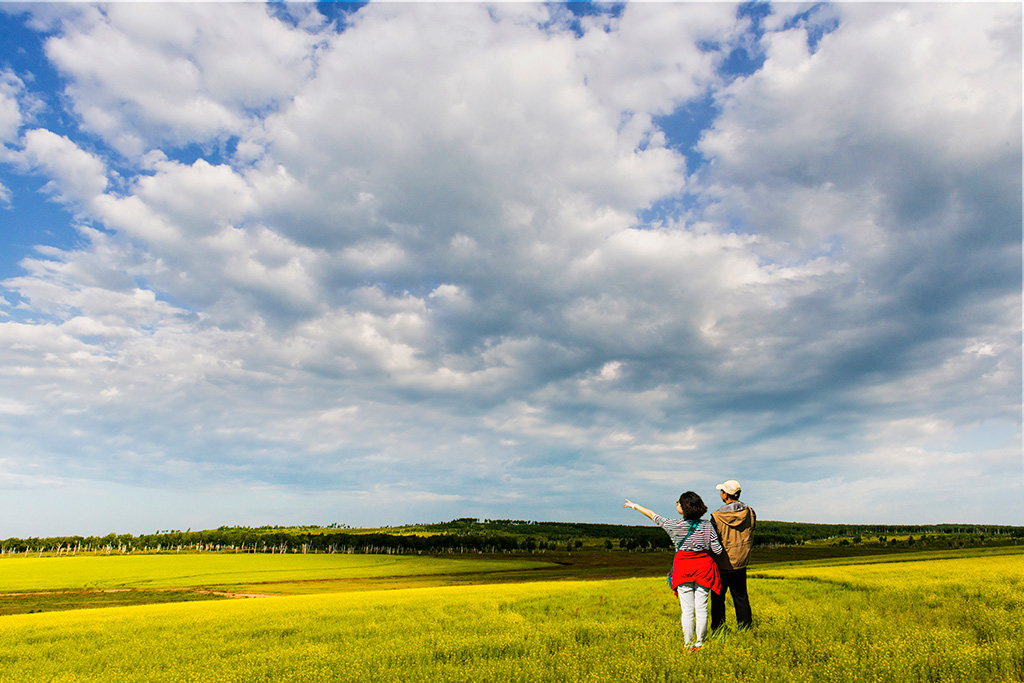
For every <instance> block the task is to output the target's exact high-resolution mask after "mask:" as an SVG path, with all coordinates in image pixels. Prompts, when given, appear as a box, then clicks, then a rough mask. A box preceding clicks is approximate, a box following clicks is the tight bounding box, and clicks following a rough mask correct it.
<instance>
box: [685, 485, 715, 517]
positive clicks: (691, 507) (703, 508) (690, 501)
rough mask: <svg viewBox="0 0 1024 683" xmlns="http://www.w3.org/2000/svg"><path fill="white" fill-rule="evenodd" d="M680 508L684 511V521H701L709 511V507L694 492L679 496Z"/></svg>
mask: <svg viewBox="0 0 1024 683" xmlns="http://www.w3.org/2000/svg"><path fill="white" fill-rule="evenodd" d="M679 508H680V509H681V510H682V511H683V519H700V518H701V517H703V516H704V513H705V512H707V511H708V506H707V505H705V504H704V501H703V500H701V499H700V496H698V495H697V494H696V493H694V492H693V491H687V492H686V493H684V494H683V495H681V496H679Z"/></svg>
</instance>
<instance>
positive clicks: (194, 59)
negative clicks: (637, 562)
mask: <svg viewBox="0 0 1024 683" xmlns="http://www.w3.org/2000/svg"><path fill="white" fill-rule="evenodd" d="M1020 27H1021V16H1020V6H1019V5H1016V4H1012V3H1008V4H995V3H993V4H971V3H965V4H956V3H950V4H946V3H941V4H910V5H906V6H900V5H890V4H884V3H882V4H875V3H870V4H868V3H864V4H861V3H853V4H838V5H826V4H818V3H787V4H783V5H767V4H758V5H731V4H726V3H709V4H689V3H679V4H662V3H632V4H625V5H614V6H611V5H609V6H595V5H586V6H582V5H581V6H576V5H561V4H548V5H526V4H519V3H515V4H506V3H498V4H494V5H490V6H486V5H481V4H473V3H454V4H449V3H412V4H393V3H381V4H369V5H361V4H360V5H357V4H353V5H313V4H309V5H306V4H287V5H263V4H257V3H208V4H205V3H204V4H189V3H183V4H177V3H166V4H165V3H123V4H122V3H114V4H110V5H102V6H100V5H90V4H83V3H76V4H60V3H43V4H29V5H14V4H8V5H0V41H2V43H0V45H2V49H0V226H2V229H0V239H2V240H3V242H4V246H3V249H2V250H0V373H2V376H3V381H2V382H0V513H2V516H0V519H3V523H2V528H0V537H9V536H28V535H37V536H38V535H48V534H58V533H61V534H63V533H81V534H86V533H107V532H109V531H117V532H131V533H141V532H150V531H152V530H154V529H160V528H186V527H191V528H209V527H216V526H220V525H222V524H242V525H258V524H290V523H318V524H329V523H331V522H341V523H347V524H353V525H371V526H377V525H386V524H400V523H406V522H427V521H441V520H447V519H451V518H455V517H462V516H477V517H489V518H517V519H523V518H526V519H536V520H562V521H596V522H613V523H635V522H636V520H635V519H633V518H631V517H629V515H628V511H623V510H621V508H620V507H619V506H620V504H621V501H622V499H623V498H624V497H628V498H630V499H632V500H637V501H640V502H642V503H644V504H645V505H648V506H649V507H652V508H654V509H656V510H663V511H669V512H670V511H671V509H672V502H673V500H674V499H675V498H676V497H677V496H678V495H679V493H680V492H681V491H684V490H688V489H692V490H696V491H698V492H699V493H701V494H702V495H703V496H704V497H705V499H707V500H709V501H713V500H714V499H715V490H714V485H715V484H716V483H718V482H720V481H722V480H724V479H727V478H736V479H739V480H740V481H741V482H743V484H744V498H745V499H746V500H748V502H750V503H751V504H752V505H753V506H754V507H755V508H756V509H757V511H758V514H759V516H760V517H761V518H764V519H778V520H797V521H810V522H847V523H858V522H859V523H874V522H892V523H943V522H965V523H968V522H974V523H994V524H999V523H1008V524H1021V523H1024V503H1022V501H1024V495H1022V493H1024V492H1022V488H1024V460H1022V455H1021V451H1022V443H1021V263H1022V257H1021V186H1022V180H1021V36H1020V30H1021V29H1020Z"/></svg>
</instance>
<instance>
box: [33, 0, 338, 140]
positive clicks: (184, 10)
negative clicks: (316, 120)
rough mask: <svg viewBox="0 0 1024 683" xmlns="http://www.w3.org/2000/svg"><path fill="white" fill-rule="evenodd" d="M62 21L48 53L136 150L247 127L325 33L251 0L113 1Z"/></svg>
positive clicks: (104, 127) (287, 88) (307, 64)
mask: <svg viewBox="0 0 1024 683" xmlns="http://www.w3.org/2000/svg"><path fill="white" fill-rule="evenodd" d="M60 23H61V28H62V32H61V34H60V35H57V36H55V37H53V38H51V39H50V40H49V41H48V42H47V54H48V56H49V57H50V59H52V60H53V62H54V63H55V64H56V65H57V66H58V68H60V69H61V70H62V71H63V72H64V73H66V74H68V75H69V76H70V77H71V78H72V83H71V85H70V86H69V94H70V95H71V97H72V98H73V100H74V102H75V109H76V111H77V113H78V114H79V115H80V116H81V117H82V120H83V123H84V125H85V127H86V129H88V130H90V131H92V132H94V133H97V134H99V135H101V136H103V138H104V139H106V140H107V142H108V143H109V144H111V145H112V146H114V147H115V148H117V149H118V150H119V151H121V152H122V153H125V154H133V155H137V154H142V153H144V152H146V151H148V150H149V149H151V148H152V147H154V146H156V145H158V144H159V143H161V142H165V141H166V142H170V143H172V144H184V143H188V142H199V143H205V142H208V141H211V140H215V139H219V138H221V137H222V136H228V135H237V134H239V133H242V132H244V130H245V129H246V128H247V127H248V126H249V125H250V122H251V118H252V114H251V112H253V111H259V110H261V109H265V108H267V107H271V108H272V107H274V106H276V105H277V104H278V103H279V102H281V101H285V100H287V99H289V98H290V97H291V96H292V95H293V93H294V89H295V88H296V86H297V85H298V84H299V83H300V82H301V81H302V80H304V78H305V77H306V76H307V74H308V73H309V72H310V71H311V69H312V68H313V61H314V60H313V52H312V49H313V47H314V45H315V43H316V41H317V40H318V39H317V37H316V34H315V33H314V32H308V31H307V30H304V29H299V30H295V29H291V28H289V27H288V25H287V24H286V23H284V22H282V21H279V20H277V19H275V18H274V17H273V16H271V14H270V9H269V8H268V7H266V6H264V5H259V4H249V3H241V4H231V5H220V4H209V5H175V4H171V3H147V4H145V5H131V4H117V3H115V4H112V5H106V6H103V7H102V8H101V7H89V8H86V9H83V10H82V11H80V12H72V13H68V14H66V15H65V16H63V17H61V22H60ZM309 28H315V26H309Z"/></svg>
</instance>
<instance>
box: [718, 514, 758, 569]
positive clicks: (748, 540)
mask: <svg viewBox="0 0 1024 683" xmlns="http://www.w3.org/2000/svg"><path fill="white" fill-rule="evenodd" d="M711 521H712V522H714V523H715V529H717V530H718V536H719V537H720V538H721V539H722V545H723V546H724V547H725V554H724V555H719V556H718V557H716V558H715V559H716V560H717V561H718V565H719V567H721V569H722V571H732V570H734V569H743V568H745V567H746V566H747V562H749V561H750V547H751V546H752V545H753V544H754V526H755V525H756V524H757V515H755V514H754V508H752V507H746V506H744V507H743V508H742V509H740V510H722V509H719V510H717V511H715V512H713V513H711Z"/></svg>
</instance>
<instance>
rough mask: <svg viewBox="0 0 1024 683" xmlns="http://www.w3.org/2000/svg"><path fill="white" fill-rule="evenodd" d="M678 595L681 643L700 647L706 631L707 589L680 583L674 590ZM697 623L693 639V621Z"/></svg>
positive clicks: (697, 585)
mask: <svg viewBox="0 0 1024 683" xmlns="http://www.w3.org/2000/svg"><path fill="white" fill-rule="evenodd" d="M676 593H678V595H679V609H680V610H682V613H683V615H682V623H683V642H685V643H686V645H687V646H693V647H700V646H701V645H702V644H703V643H704V635H705V634H706V633H707V631H708V593H709V591H708V589H707V588H705V587H704V586H701V585H699V584H696V583H693V582H692V581H691V582H690V583H681V584H679V586H678V587H677V589H676ZM695 619H696V622H697V632H696V638H694V628H693V626H694V620H695Z"/></svg>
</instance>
